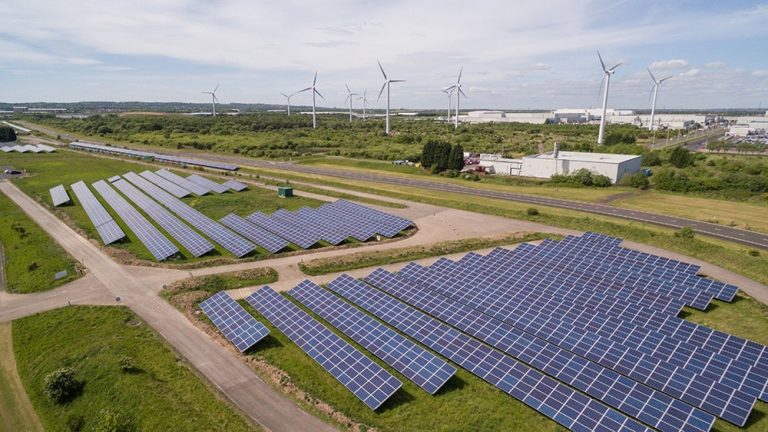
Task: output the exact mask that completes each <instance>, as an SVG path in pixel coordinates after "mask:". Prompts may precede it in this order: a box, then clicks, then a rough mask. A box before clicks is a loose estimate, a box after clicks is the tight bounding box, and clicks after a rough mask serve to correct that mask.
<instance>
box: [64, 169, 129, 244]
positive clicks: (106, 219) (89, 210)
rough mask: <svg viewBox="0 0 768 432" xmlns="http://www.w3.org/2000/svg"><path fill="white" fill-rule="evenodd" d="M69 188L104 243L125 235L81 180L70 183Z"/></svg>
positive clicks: (112, 241) (114, 240)
mask: <svg viewBox="0 0 768 432" xmlns="http://www.w3.org/2000/svg"><path fill="white" fill-rule="evenodd" d="M70 188H71V189H72V192H74V193H75V196H76V197H77V200H78V201H80V204H81V205H82V206H83V209H84V210H85V213H86V214H87V215H88V218H89V219H90V220H91V223H93V226H94V227H96V231H97V232H98V233H99V237H101V241H102V242H103V243H104V244H105V245H108V244H110V243H114V242H116V241H118V240H120V239H121V238H123V237H125V233H124V232H123V230H121V229H120V226H119V225H117V222H115V221H114V220H113V219H112V216H110V215H109V213H108V212H107V210H106V209H105V208H104V206H102V205H101V203H100V202H99V200H98V199H96V196H94V195H93V192H91V191H90V189H88V186H86V185H85V183H83V181H82V180H81V181H79V182H77V183H74V184H72V185H71V186H70Z"/></svg>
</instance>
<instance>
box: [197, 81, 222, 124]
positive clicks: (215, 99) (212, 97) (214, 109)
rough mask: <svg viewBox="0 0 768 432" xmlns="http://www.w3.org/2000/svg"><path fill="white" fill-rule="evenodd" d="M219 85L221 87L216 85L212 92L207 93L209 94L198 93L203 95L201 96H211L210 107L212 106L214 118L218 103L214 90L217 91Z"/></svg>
mask: <svg viewBox="0 0 768 432" xmlns="http://www.w3.org/2000/svg"><path fill="white" fill-rule="evenodd" d="M220 85H221V84H216V88H215V89H213V91H209V92H200V93H203V94H209V95H211V105H213V116H214V117H216V102H218V101H219V99H218V98H217V97H216V90H218V89H219V86H220Z"/></svg>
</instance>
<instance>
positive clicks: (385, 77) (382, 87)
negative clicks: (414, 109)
mask: <svg viewBox="0 0 768 432" xmlns="http://www.w3.org/2000/svg"><path fill="white" fill-rule="evenodd" d="M378 63H379V69H381V74H382V75H384V84H383V85H382V86H381V90H380V91H379V98H378V99H377V100H379V99H381V94H382V93H384V88H385V87H386V88H387V123H386V125H387V127H386V133H387V135H389V85H390V84H391V83H398V82H404V81H405V80H392V79H389V78H387V73H386V72H384V68H383V67H381V62H378Z"/></svg>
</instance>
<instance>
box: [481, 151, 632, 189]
mask: <svg viewBox="0 0 768 432" xmlns="http://www.w3.org/2000/svg"><path fill="white" fill-rule="evenodd" d="M641 162H642V157H641V156H638V155H625V154H609V153H584V152H568V151H562V152H557V151H555V152H552V153H542V154H538V155H531V156H523V157H522V158H520V159H507V158H502V157H501V156H500V155H494V154H481V155H480V166H482V167H484V168H485V169H486V171H487V172H488V173H490V174H499V175H513V176H521V177H535V178H546V179H548V178H550V177H552V175H554V174H564V175H568V174H571V173H573V172H574V171H577V170H580V169H582V168H585V169H588V170H589V171H591V172H592V173H594V174H602V175H604V176H607V177H608V178H610V179H611V183H616V182H618V181H619V180H621V178H622V177H624V176H625V175H627V174H629V175H632V174H634V173H636V172H638V171H640V164H641Z"/></svg>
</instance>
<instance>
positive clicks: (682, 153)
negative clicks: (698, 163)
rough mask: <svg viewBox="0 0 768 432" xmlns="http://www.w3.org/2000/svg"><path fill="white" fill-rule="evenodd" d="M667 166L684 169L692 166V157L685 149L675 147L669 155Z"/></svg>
mask: <svg viewBox="0 0 768 432" xmlns="http://www.w3.org/2000/svg"><path fill="white" fill-rule="evenodd" d="M669 164H670V165H672V166H673V167H675V168H685V167H687V166H691V165H693V155H692V154H691V152H689V151H688V149H686V148H685V147H675V149H674V150H672V154H670V155H669Z"/></svg>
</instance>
